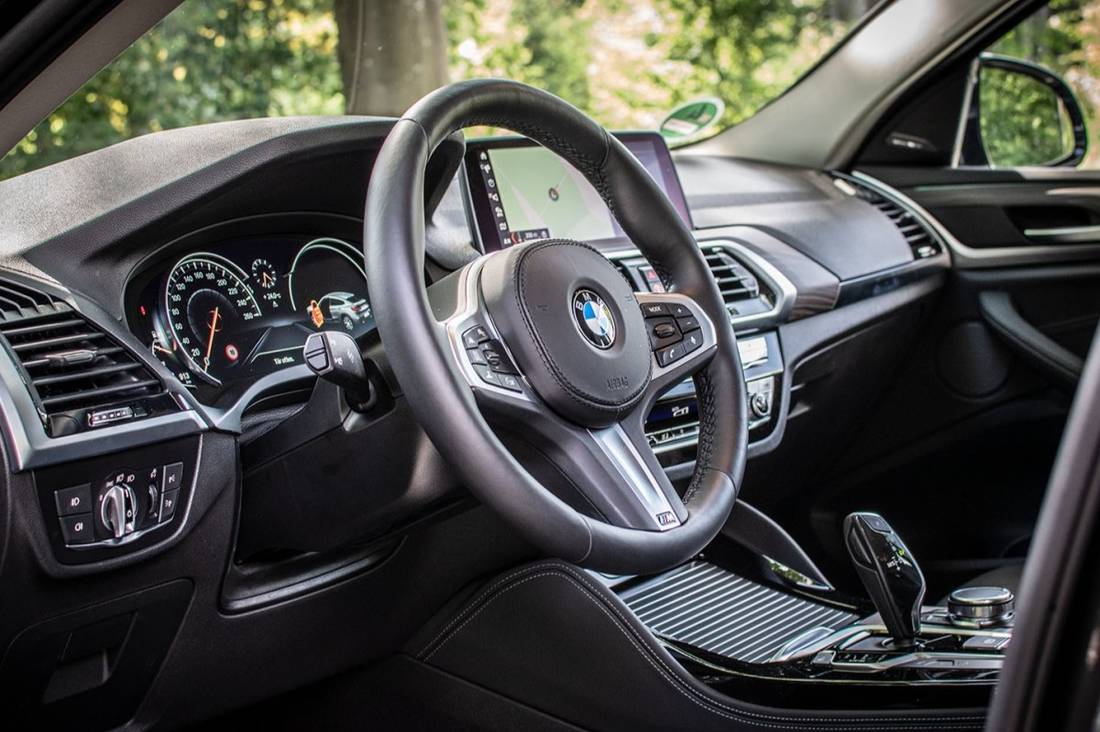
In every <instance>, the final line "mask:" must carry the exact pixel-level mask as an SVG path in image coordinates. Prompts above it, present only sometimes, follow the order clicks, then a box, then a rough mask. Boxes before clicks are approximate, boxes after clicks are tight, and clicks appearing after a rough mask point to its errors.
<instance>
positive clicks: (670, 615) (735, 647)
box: [622, 561, 857, 663]
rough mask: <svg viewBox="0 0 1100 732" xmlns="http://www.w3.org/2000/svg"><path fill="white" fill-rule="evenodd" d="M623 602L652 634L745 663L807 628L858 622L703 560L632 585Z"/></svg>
mask: <svg viewBox="0 0 1100 732" xmlns="http://www.w3.org/2000/svg"><path fill="white" fill-rule="evenodd" d="M622 599H623V601H624V602H625V603H626V604H627V605H628V606H629V607H630V608H631V609H632V610H633V611H634V613H635V614H636V615H637V616H638V617H639V618H640V619H641V621H642V622H643V623H645V624H646V626H647V627H649V629H650V630H652V631H653V633H654V634H656V635H657V636H660V637H662V638H666V639H668V640H672V641H677V642H680V643H683V644H687V645H690V646H694V647H696V648H701V649H703V650H706V651H710V652H711V653H716V654H718V655H721V656H726V657H727V658H733V659H736V660H738V661H744V662H747V663H761V662H763V661H766V660H767V659H768V658H770V657H771V655H772V654H773V653H775V652H776V651H777V650H779V649H780V648H782V647H783V645H784V644H785V643H786V642H787V641H789V640H790V639H791V638H794V637H795V636H796V635H798V634H800V633H803V632H805V631H807V630H809V629H810V628H816V627H822V626H824V627H828V628H832V629H837V628H841V627H843V626H845V625H848V624H850V623H852V622H853V621H855V620H856V619H857V616H856V615H854V614H852V613H850V612H847V611H845V610H838V609H837V608H834V607H829V606H828V605H821V604H819V603H816V602H812V601H810V600H806V599H803V598H801V597H796V596H794V595H788V594H786V593H784V592H779V591H778V590H773V589H771V588H770V587H765V586H763V585H760V584H757V583H756V582H752V581H750V580H747V579H745V578H743V577H738V576H737V575H735V574H733V573H732V572H727V571H726V570H724V569H722V568H721V567H716V566H715V565H713V564H710V563H708V562H702V561H699V562H692V563H690V564H685V565H684V566H682V567H678V568H677V569H674V570H672V571H670V572H666V573H665V574H663V575H660V576H658V577H655V578H653V579H652V580H650V581H648V582H646V583H645V584H642V585H639V586H637V587H632V588H630V589H629V590H627V591H626V592H624V593H623V595H622Z"/></svg>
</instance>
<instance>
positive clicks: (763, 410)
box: [749, 391, 771, 418]
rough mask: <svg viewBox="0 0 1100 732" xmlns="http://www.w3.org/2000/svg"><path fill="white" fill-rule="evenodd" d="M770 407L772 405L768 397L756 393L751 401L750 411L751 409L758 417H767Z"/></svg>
mask: <svg viewBox="0 0 1100 732" xmlns="http://www.w3.org/2000/svg"><path fill="white" fill-rule="evenodd" d="M770 407H771V404H770V403H769V400H768V395H767V394H764V393H763V392H759V391H758V392H756V393H755V394H753V395H752V398H751V399H750V400H749V409H751V410H752V413H753V414H754V415H756V416H757V417H760V418H763V417H767V416H768V412H769V408H770Z"/></svg>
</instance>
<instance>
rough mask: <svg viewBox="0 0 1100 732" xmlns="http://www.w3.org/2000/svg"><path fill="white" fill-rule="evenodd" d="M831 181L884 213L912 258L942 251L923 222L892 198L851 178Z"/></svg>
mask: <svg viewBox="0 0 1100 732" xmlns="http://www.w3.org/2000/svg"><path fill="white" fill-rule="evenodd" d="M833 182H834V183H835V184H836V187H837V188H839V189H840V190H842V191H844V192H845V193H847V194H848V195H849V196H855V197H856V198H861V199H863V200H864V201H866V202H867V203H869V204H871V205H872V206H874V207H875V208H877V209H878V210H879V211H882V212H883V213H884V214H886V218H888V219H890V223H892V224H893V225H894V226H896V227H897V229H898V231H900V232H901V235H902V236H903V237H905V241H906V242H908V244H909V249H911V250H912V252H913V259H924V258H926V257H931V256H935V255H936V254H939V253H940V252H941V251H943V249H942V248H941V247H940V243H939V241H938V240H937V239H936V237H935V235H933V234H932V232H931V230H929V228H928V227H927V226H926V225H925V223H924V222H923V221H921V220H920V219H918V218H917V217H916V216H915V215H914V214H913V212H912V211H910V210H909V209H907V208H905V207H904V206H902V205H901V204H900V203H898V202H897V201H895V200H894V199H892V198H887V197H886V196H884V195H883V194H881V193H879V192H878V191H876V190H874V189H873V188H871V187H870V186H868V185H866V184H865V183H862V182H860V181H858V180H855V179H853V178H847V177H844V178H840V177H836V178H833Z"/></svg>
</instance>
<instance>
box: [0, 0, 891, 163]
mask: <svg viewBox="0 0 1100 732" xmlns="http://www.w3.org/2000/svg"><path fill="white" fill-rule="evenodd" d="M872 4H873V2H872V0H420V1H419V2H394V1H393V0H188V1H187V2H184V3H183V4H182V5H180V6H179V7H178V8H177V9H176V10H175V11H174V12H172V14H171V15H169V16H167V17H166V18H165V19H164V20H163V21H161V22H160V23H159V24H158V25H157V26H155V27H154V28H152V29H151V30H150V31H149V32H147V33H146V34H145V35H144V36H143V37H141V38H140V39H139V40H138V41H137V42H135V43H134V44H133V45H132V46H131V47H130V48H129V49H127V50H126V51H125V52H124V53H122V54H121V55H120V56H119V57H118V58H116V59H115V60H114V61H113V62H111V64H110V65H108V66H107V67H106V68H105V69H103V70H102V71H101V72H99V73H98V74H97V75H96V76H95V77H94V78H92V79H91V80H90V81H89V82H88V83H86V84H85V85H84V86H83V87H82V88H81V89H80V90H79V91H78V92H77V93H76V94H74V95H73V96H72V97H71V98H69V100H68V101H66V102H65V103H64V104H63V105H62V106H61V107H59V108H58V109H57V110H55V111H54V112H53V113H52V114H51V115H50V116H49V117H48V118H47V119H45V120H43V121H42V122H41V123H40V124H39V125H38V126H37V127H35V129H34V130H33V131H31V132H30V133H29V134H28V135H27V136H26V137H25V138H24V139H23V140H22V141H20V143H19V144H18V145H17V146H16V147H15V148H14V149H13V150H11V151H10V152H9V153H8V154H7V155H6V156H5V157H4V158H3V159H2V160H0V178H6V177H11V176H13V175H17V174H19V173H22V172H26V171H28V170H33V169H35V168H40V167H42V166H44V165H48V164H50V163H54V162H57V161H59V160H64V159H66V158H70V157H73V156H75V155H79V154H81V153H84V152H88V151H91V150H96V149H98V148H101V147H105V146H107V145H110V144H112V143H115V142H119V141H121V140H125V139H128V138H131V137H135V136H137V135H142V134H146V133H149V132H157V131H160V130H166V129H171V128H175V127H184V126H188V125H194V124H201V123H205V122H217V121H223V120H235V119H247V118H254V117H269V116H287V115H337V114H375V115H399V114H400V113H401V112H403V111H404V110H405V109H406V108H407V107H408V106H409V104H410V103H411V102H412V101H414V100H416V99H417V98H419V97H420V96H422V95H423V94H425V93H427V92H429V91H431V90H432V89H434V88H436V87H438V86H441V85H443V84H446V83H447V82H449V81H453V80H457V79H466V78H472V77H485V76H497V77H507V78H512V79H517V80H519V81H524V82H527V83H529V84H533V85H535V86H538V87H541V88H543V89H547V90H548V91H551V92H553V93H555V94H557V95H559V96H561V97H563V98H565V99H566V100H568V101H570V102H572V103H573V104H575V105H577V106H578V107H580V108H581V109H583V110H584V111H585V112H587V113H588V114H590V115H591V116H592V117H594V118H595V119H596V120H597V121H599V122H600V123H602V124H603V125H605V126H607V127H610V128H614V129H655V128H657V127H658V126H659V125H660V123H661V121H662V119H663V118H664V117H665V115H666V114H667V113H668V112H669V111H670V110H671V109H672V108H673V107H675V106H676V105H679V104H681V103H684V102H689V101H691V100H693V99H697V98H704V97H711V98H714V97H717V98H718V99H720V100H722V101H723V102H724V105H725V109H724V111H723V112H722V118H721V120H720V125H718V126H717V127H716V128H715V129H720V128H722V127H726V126H729V125H732V124H736V123H737V122H739V121H740V120H743V119H745V118H746V117H748V116H750V115H752V114H753V113H754V112H756V110H758V109H759V108H760V107H762V106H763V105H764V104H766V103H767V102H768V101H770V100H771V99H773V98H774V97H776V96H777V95H779V94H780V93H781V92H782V91H783V90H784V89H786V88H787V87H788V86H790V85H791V84H792V83H793V82H794V81H795V80H796V79H797V78H798V76H799V75H800V74H802V73H804V72H805V71H806V70H807V69H809V68H810V67H811V66H812V65H813V64H814V63H815V62H816V61H817V60H819V59H820V58H821V57H822V56H823V55H824V54H825V53H826V52H827V51H828V50H829V49H830V48H831V47H832V46H833V45H834V44H835V43H836V42H837V40H839V39H840V38H841V36H843V34H844V33H845V32H846V31H847V30H848V28H850V27H851V25H852V24H853V23H855V22H856V21H857V20H858V19H859V17H861V16H862V15H863V14H864V13H866V12H867V11H868V10H869V8H870V6H871V5H872Z"/></svg>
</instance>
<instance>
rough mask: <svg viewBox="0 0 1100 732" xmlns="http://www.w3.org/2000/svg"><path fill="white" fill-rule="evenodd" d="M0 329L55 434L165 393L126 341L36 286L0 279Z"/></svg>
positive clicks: (141, 410) (130, 410) (128, 415)
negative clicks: (99, 326)
mask: <svg viewBox="0 0 1100 732" xmlns="http://www.w3.org/2000/svg"><path fill="white" fill-rule="evenodd" d="M0 335H2V336H3V338H4V341H5V342H6V345H7V348H8V350H9V352H10V354H11V355H12V356H14V357H15V360H16V361H17V362H18V364H19V366H20V367H21V370H22V375H23V379H24V382H25V383H26V385H27V386H28V389H29V391H30V394H31V398H32V399H33V400H34V403H35V406H36V407H37V409H38V412H39V415H40V416H41V418H42V422H43V425H44V426H45V427H46V432H47V433H48V434H49V435H51V436H53V437H57V436H60V435H63V434H71V433H73V432H77V431H80V430H82V429H86V428H88V427H90V426H97V424H99V423H105V422H110V421H117V420H118V419H132V418H135V417H141V416H146V415H147V414H149V413H150V411H151V406H152V405H150V404H146V403H143V400H146V399H147V398H149V397H156V396H158V395H164V392H165V390H164V386H163V384H161V382H160V379H158V378H157V377H156V376H155V375H154V374H153V373H152V372H151V371H150V370H149V369H148V368H147V367H146V366H145V365H144V364H143V363H141V362H140V361H138V360H137V359H136V358H135V357H134V356H133V354H131V353H130V352H129V351H128V350H127V349H126V348H124V347H123V346H122V345H120V344H119V343H117V342H116V341H114V340H113V339H112V338H111V337H110V336H108V335H107V334H106V333H105V332H104V331H102V330H100V329H99V328H97V327H96V326H95V325H93V324H92V323H91V322H89V321H88V320H86V319H85V318H84V317H83V316H81V315H80V314H79V313H77V312H76V311H75V310H73V309H72V308H71V307H70V306H69V305H68V304H67V303H65V302H63V301H61V300H59V299H57V298H54V297H51V296H50V295H47V294H45V293H42V292H39V291H37V290H33V289H30V288H27V287H24V286H22V285H16V284H14V283H11V282H6V281H5V282H0ZM158 401H160V400H158ZM105 409H106V410H107V411H106V412H104V411H103V410H105ZM110 417H113V418H110Z"/></svg>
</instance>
